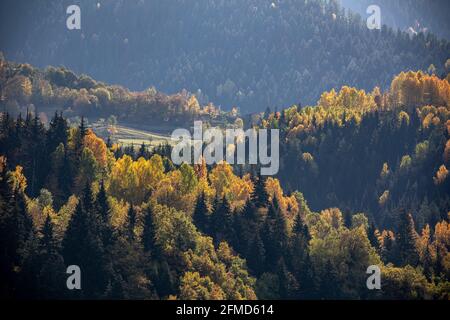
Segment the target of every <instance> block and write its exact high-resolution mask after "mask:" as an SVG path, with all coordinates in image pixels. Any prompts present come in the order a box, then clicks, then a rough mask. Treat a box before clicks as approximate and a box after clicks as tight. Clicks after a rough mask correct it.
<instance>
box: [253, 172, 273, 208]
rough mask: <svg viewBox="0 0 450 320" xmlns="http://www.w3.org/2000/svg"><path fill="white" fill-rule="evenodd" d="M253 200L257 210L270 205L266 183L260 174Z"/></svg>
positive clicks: (255, 182) (255, 185) (255, 184)
mask: <svg viewBox="0 0 450 320" xmlns="http://www.w3.org/2000/svg"><path fill="white" fill-rule="evenodd" d="M252 200H253V203H254V205H255V206H256V207H257V208H265V207H267V205H268V204H269V195H268V194H267V191H266V181H265V179H264V178H263V176H262V175H261V173H259V174H258V178H257V179H256V181H254V190H253V194H252Z"/></svg>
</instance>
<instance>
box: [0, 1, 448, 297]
mask: <svg viewBox="0 0 450 320" xmlns="http://www.w3.org/2000/svg"><path fill="white" fill-rule="evenodd" d="M343 2H345V3H344V5H349V1H343ZM76 3H77V4H78V5H80V7H81V10H82V29H81V30H76V31H69V30H67V28H65V19H66V18H67V15H66V14H65V11H66V10H65V9H66V8H67V6H68V5H71V4H73V3H72V1H66V0H64V1H53V0H35V1H32V2H30V1H24V0H14V1H12V0H6V1H1V4H0V50H2V51H4V52H5V54H6V56H7V58H8V59H10V60H11V61H15V62H11V61H7V60H6V58H5V57H4V56H3V54H1V53H0V298H2V299H4V298H7V299H27V298H31V299H443V300H448V299H449V298H450V296H449V295H450V221H449V220H450V192H449V191H450V174H449V169H450V84H449V83H450V74H449V72H450V60H447V59H449V52H450V43H449V42H448V40H444V39H442V40H441V39H438V38H437V37H436V36H434V35H433V34H432V33H422V32H418V33H417V34H416V35H415V36H410V35H408V34H407V33H405V32H401V31H397V30H394V29H391V28H389V27H386V26H383V28H382V29H381V30H378V31H376V30H368V28H367V27H366V25H365V20H364V19H363V18H361V17H360V16H358V15H356V14H353V13H351V12H346V10H344V9H343V8H341V7H340V6H339V5H338V4H337V3H338V2H337V1H325V0H324V1H322V0H316V1H312V0H284V1H260V0H248V1H242V0H226V1H217V0H202V1H200V0H173V1H128V0H127V1H125V0H117V1H102V0H99V1H89V0H79V1H76ZM361 3H365V2H361ZM408 3H410V4H411V5H410V6H407V8H406V9H405V8H403V7H400V6H399V1H380V5H381V6H382V10H384V9H383V8H385V7H384V6H389V7H388V8H389V9H388V11H389V12H390V13H392V12H393V14H395V16H396V17H398V19H399V20H396V21H395V22H392V21H391V22H389V14H388V15H387V17H388V20H387V22H386V23H388V24H389V25H391V26H393V27H398V28H400V29H404V28H405V27H407V26H408V25H410V23H411V22H410V21H411V19H416V20H418V21H419V22H420V25H421V26H420V27H419V29H420V28H423V27H425V28H429V29H430V30H432V32H435V33H436V34H438V35H439V36H440V37H444V38H446V39H448V36H447V35H446V34H445V32H444V31H448V28H446V27H443V28H444V29H445V30H440V29H439V28H440V26H441V25H443V26H445V23H444V22H442V21H443V20H445V18H446V17H444V18H442V17H441V14H445V13H446V8H447V7H448V6H447V5H444V4H442V3H441V1H436V2H434V3H433V4H431V5H429V6H428V2H427V4H426V6H427V8H428V9H429V10H428V11H426V12H422V9H423V6H424V5H425V4H424V1H421V0H414V1H413V0H410V1H408ZM436 8H440V9H442V10H437V11H436ZM397 12H398V14H397ZM427 12H435V16H433V17H430V16H429V14H428V13H427ZM382 14H383V13H382ZM130 17H132V18H130ZM434 18H435V19H434ZM441 20H442V21H441ZM396 23H398V24H396ZM11 30H14V32H12V31H11ZM418 31H420V30H418ZM422 31H423V30H422ZM33 65H35V66H37V67H34V66H33ZM48 65H51V66H48ZM72 70H73V71H72ZM409 70H422V71H409ZM87 74H89V75H87ZM94 78H95V80H94ZM114 83H118V85H115V84H114ZM113 84H114V85H113ZM153 86H154V87H153ZM356 87H357V88H358V89H357V88H356ZM156 88H158V90H161V91H158V90H157V89H156ZM162 92H167V93H169V94H165V93H162ZM177 92H178V93H177ZM210 101H213V102H214V103H215V105H214V104H212V103H211V102H210ZM299 101H302V103H303V105H302V104H301V103H299ZM220 106H221V107H222V108H221V107H220ZM287 106H290V107H287ZM286 107H287V108H286ZM221 109H222V110H221ZM224 110H231V111H229V112H225V111H224ZM263 110H266V111H265V112H263ZM239 111H240V113H239ZM113 115H114V116H115V117H117V119H118V120H119V121H121V122H125V123H130V124H136V125H141V126H142V125H147V126H148V127H149V128H151V127H152V126H156V125H161V126H168V127H170V126H172V127H187V128H190V127H191V126H192V125H193V121H194V120H198V119H200V120H203V121H204V122H206V123H205V125H207V126H209V125H216V124H220V127H221V128H222V129H225V128H227V127H231V126H232V127H244V128H250V127H254V128H256V129H264V128H269V129H280V171H279V173H278V174H277V175H276V176H273V177H264V176H261V175H260V173H259V172H260V168H259V167H257V166H251V165H243V166H238V165H235V166H232V165H229V164H227V163H226V162H221V163H219V164H216V165H213V166H207V165H206V164H205V161H203V162H202V163H201V164H195V165H190V164H186V163H184V164H182V165H175V164H174V163H173V162H172V161H171V146H170V145H168V144H167V145H160V146H158V147H155V148H152V149H149V148H148V147H147V146H146V145H145V144H144V143H143V144H142V146H140V148H134V146H131V147H130V146H127V147H123V146H121V145H119V144H115V143H113V142H112V140H111V139H107V140H106V141H105V140H104V139H102V138H100V137H99V136H97V135H96V134H95V133H94V131H93V130H92V128H91V127H90V125H89V121H90V120H92V119H93V120H96V119H99V118H103V119H106V118H108V117H110V116H113ZM77 117H79V118H80V121H72V120H73V119H74V118H77ZM113 118H114V117H113ZM114 119H115V118H114ZM88 120H89V121H88ZM226 147H228V146H226ZM69 265H78V266H80V268H81V272H82V279H81V281H82V289H81V290H73V291H72V290H68V289H67V287H66V279H67V277H68V275H67V273H66V268H67V266H69ZM371 265H377V266H379V267H380V268H381V272H382V273H381V290H369V289H368V288H367V285H366V280H367V277H368V274H367V273H366V270H367V267H369V266H371Z"/></svg>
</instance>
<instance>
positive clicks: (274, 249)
mask: <svg viewBox="0 0 450 320" xmlns="http://www.w3.org/2000/svg"><path fill="white" fill-rule="evenodd" d="M262 232H263V235H262V239H263V242H264V247H265V248H266V259H267V264H268V265H272V266H274V262H275V261H278V260H279V259H280V258H281V256H282V254H283V252H285V249H286V246H287V242H288V241H287V240H288V234H287V225H286V220H285V218H284V215H283V213H282V212H281V210H280V208H279V205H278V201H277V199H276V197H274V199H273V201H272V203H271V205H270V207H269V211H268V214H267V217H266V220H265V222H264V227H263V229H262Z"/></svg>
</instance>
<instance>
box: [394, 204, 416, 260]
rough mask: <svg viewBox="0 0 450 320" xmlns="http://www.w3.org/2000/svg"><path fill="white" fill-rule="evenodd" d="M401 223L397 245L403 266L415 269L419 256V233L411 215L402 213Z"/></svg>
mask: <svg viewBox="0 0 450 320" xmlns="http://www.w3.org/2000/svg"><path fill="white" fill-rule="evenodd" d="M399 218H400V221H399V226H398V232H397V237H396V244H397V248H398V254H399V257H400V263H401V265H407V264H409V265H411V266H413V267H415V266H416V265H417V263H418V260H419V256H418V252H417V245H416V242H417V237H418V235H417V232H416V230H415V228H414V220H413V218H412V216H411V214H409V213H407V212H406V211H403V212H401V213H400V217H399Z"/></svg>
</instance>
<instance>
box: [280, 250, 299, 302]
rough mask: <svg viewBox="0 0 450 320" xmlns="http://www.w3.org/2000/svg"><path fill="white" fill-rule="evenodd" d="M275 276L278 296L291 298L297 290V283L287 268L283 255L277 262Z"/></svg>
mask: <svg viewBox="0 0 450 320" xmlns="http://www.w3.org/2000/svg"><path fill="white" fill-rule="evenodd" d="M277 276H278V283H279V293H280V298H281V299H290V298H292V297H293V296H294V294H295V292H296V291H297V290H298V283H297V281H296V279H295V277H294V276H293V275H292V273H291V272H289V270H288V269H287V267H286V263H285V262H284V259H283V257H281V258H280V259H279V260H278V263H277Z"/></svg>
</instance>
